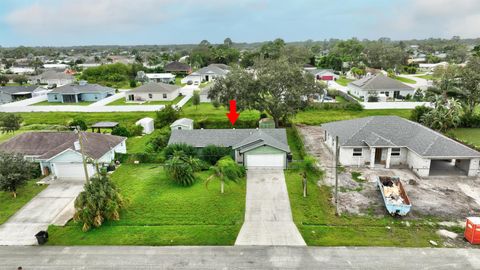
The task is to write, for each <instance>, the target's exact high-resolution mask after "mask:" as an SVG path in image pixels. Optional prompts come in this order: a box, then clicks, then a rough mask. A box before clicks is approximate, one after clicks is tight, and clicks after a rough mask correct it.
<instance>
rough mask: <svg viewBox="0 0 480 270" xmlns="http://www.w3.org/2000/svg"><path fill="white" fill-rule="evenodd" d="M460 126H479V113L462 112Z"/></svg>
mask: <svg viewBox="0 0 480 270" xmlns="http://www.w3.org/2000/svg"><path fill="white" fill-rule="evenodd" d="M461 126H462V127H466V128H480V115H478V114H474V115H472V114H464V115H463V116H462V122H461Z"/></svg>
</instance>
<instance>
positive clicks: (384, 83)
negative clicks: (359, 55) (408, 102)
mask: <svg viewBox="0 0 480 270" xmlns="http://www.w3.org/2000/svg"><path fill="white" fill-rule="evenodd" d="M348 90H349V91H350V94H352V95H354V96H356V97H358V98H361V99H364V100H365V101H368V97H369V96H371V95H378V96H381V97H385V98H386V99H392V98H393V99H402V98H404V97H405V96H407V95H408V94H410V95H413V94H414V93H415V89H414V88H413V87H411V86H408V85H406V84H404V83H402V82H400V81H398V80H395V79H392V78H390V77H387V76H385V75H383V74H382V73H378V74H376V75H372V76H366V77H364V78H362V79H360V80H356V81H353V82H351V83H349V84H348Z"/></svg>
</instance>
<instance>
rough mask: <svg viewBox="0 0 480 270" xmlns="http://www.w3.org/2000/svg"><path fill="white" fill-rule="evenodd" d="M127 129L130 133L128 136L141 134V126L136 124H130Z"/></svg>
mask: <svg viewBox="0 0 480 270" xmlns="http://www.w3.org/2000/svg"><path fill="white" fill-rule="evenodd" d="M127 131H128V134H129V135H130V136H129V137H134V136H142V134H143V127H142V126H137V125H130V126H128V127H127Z"/></svg>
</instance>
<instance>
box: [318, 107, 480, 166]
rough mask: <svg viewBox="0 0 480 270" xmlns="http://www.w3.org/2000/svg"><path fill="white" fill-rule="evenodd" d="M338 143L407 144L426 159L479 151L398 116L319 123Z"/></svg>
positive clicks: (469, 154) (354, 144)
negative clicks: (336, 138)
mask: <svg viewBox="0 0 480 270" xmlns="http://www.w3.org/2000/svg"><path fill="white" fill-rule="evenodd" d="M322 127H323V128H324V129H325V130H327V131H328V133H330V134H331V135H333V136H338V137H339V144H340V145H341V146H350V147H355V146H367V145H370V146H374V147H380V146H385V147H392V146H396V147H407V148H409V149H410V150H412V151H414V152H415V153H417V154H419V155H420V156H423V157H427V158H455V157H463V158H474V157H480V153H479V152H477V151H475V150H473V149H471V148H469V147H467V146H465V145H463V144H461V143H459V142H456V141H454V140H452V139H450V138H448V137H446V136H444V135H442V134H440V133H438V132H436V131H433V130H431V129H429V128H427V127H425V126H422V125H420V124H418V123H415V122H412V121H410V120H407V119H404V118H401V117H398V116H372V117H365V118H359V119H353V120H345V121H337V122H332V123H327V124H323V125H322Z"/></svg>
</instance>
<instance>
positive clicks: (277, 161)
mask: <svg viewBox="0 0 480 270" xmlns="http://www.w3.org/2000/svg"><path fill="white" fill-rule="evenodd" d="M246 165H247V168H255V167H259V168H269V167H270V168H284V167H285V154H261V155H247V156H246Z"/></svg>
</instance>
